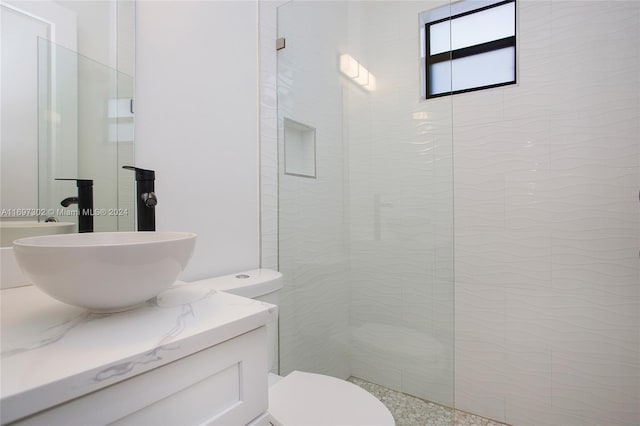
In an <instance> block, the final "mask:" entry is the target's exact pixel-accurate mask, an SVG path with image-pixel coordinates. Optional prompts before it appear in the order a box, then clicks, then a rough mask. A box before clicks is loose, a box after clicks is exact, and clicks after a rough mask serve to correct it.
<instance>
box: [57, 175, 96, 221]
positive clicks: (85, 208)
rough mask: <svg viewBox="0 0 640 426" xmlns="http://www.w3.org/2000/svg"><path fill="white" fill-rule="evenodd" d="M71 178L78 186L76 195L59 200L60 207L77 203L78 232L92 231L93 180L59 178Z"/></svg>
mask: <svg viewBox="0 0 640 426" xmlns="http://www.w3.org/2000/svg"><path fill="white" fill-rule="evenodd" d="M56 180H73V181H75V182H76V186H77V187H78V196H77V197H67V198H65V199H64V200H62V201H61V202H60V205H61V206H62V207H69V206H70V205H71V204H77V205H78V232H93V180H92V179H60V178H57V179H56Z"/></svg>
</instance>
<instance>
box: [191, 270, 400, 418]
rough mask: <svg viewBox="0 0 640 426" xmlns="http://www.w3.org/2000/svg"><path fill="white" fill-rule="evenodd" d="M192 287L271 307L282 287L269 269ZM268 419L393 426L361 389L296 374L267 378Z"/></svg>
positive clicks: (272, 332)
mask: <svg viewBox="0 0 640 426" xmlns="http://www.w3.org/2000/svg"><path fill="white" fill-rule="evenodd" d="M195 283H198V284H203V285H206V286H207V287H210V288H215V289H216V290H219V291H224V292H227V293H231V294H235V295H238V296H244V297H248V298H251V299H260V300H263V301H266V302H269V303H273V304H276V305H277V304H278V300H277V293H276V292H277V290H279V289H281V288H282V286H283V282H282V274H281V273H280V272H277V271H272V270H270V269H254V270H252V271H247V272H239V273H237V274H231V275H225V276H222V277H216V278H208V279H205V280H200V281H196V282H194V284H195ZM268 332H269V345H270V348H269V354H270V356H271V358H272V359H271V360H270V363H269V365H270V366H271V365H273V362H271V361H273V360H274V359H275V355H276V345H277V325H276V324H275V323H274V324H270V325H269V328H268ZM265 374H267V372H265ZM269 416H270V422H271V424H272V425H274V426H394V425H395V422H394V420H393V416H391V413H390V412H389V410H388V409H387V407H385V406H384V404H383V403H382V402H380V401H379V400H378V399H376V398H375V397H374V396H373V395H371V394H370V393H369V392H367V391H365V390H364V389H362V388H360V387H358V386H356V385H354V384H352V383H349V382H347V381H345V380H341V379H338V378H335V377H331V376H326V375H323V374H313V373H305V372H301V371H294V372H292V373H290V374H289V375H288V376H286V377H284V378H282V377H280V376H276V375H273V374H271V373H269Z"/></svg>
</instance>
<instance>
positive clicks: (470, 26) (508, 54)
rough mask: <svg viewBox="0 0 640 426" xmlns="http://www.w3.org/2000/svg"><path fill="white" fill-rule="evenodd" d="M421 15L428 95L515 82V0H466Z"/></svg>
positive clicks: (431, 96)
mask: <svg viewBox="0 0 640 426" xmlns="http://www.w3.org/2000/svg"><path fill="white" fill-rule="evenodd" d="M420 21H421V24H422V25H423V26H424V27H423V37H422V40H423V56H424V65H423V67H424V70H423V71H424V73H423V75H424V77H423V90H424V91H423V94H424V96H425V98H427V99H429V98H435V97H439V96H446V95H450V94H457V93H465V92H470V91H474V90H481V89H488V88H491V87H499V86H505V85H508V84H515V82H516V1H515V0H506V1H495V0H494V1H492V0H475V1H471V0H463V1H460V2H457V3H452V4H451V5H447V6H446V7H440V8H437V9H433V10H430V11H427V12H423V13H422V14H421V15H420Z"/></svg>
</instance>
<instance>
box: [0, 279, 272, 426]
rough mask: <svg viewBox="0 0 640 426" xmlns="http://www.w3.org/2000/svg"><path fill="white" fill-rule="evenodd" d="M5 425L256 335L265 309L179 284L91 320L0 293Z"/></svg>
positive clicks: (26, 291)
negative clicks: (238, 338)
mask: <svg viewBox="0 0 640 426" xmlns="http://www.w3.org/2000/svg"><path fill="white" fill-rule="evenodd" d="M0 307H1V314H0V316H1V334H0V339H1V340H0V343H1V345H0V348H1V359H0V397H1V399H0V408H1V410H0V413H1V414H0V415H1V422H2V424H5V423H8V422H11V421H14V420H16V419H19V418H22V417H24V416H27V415H30V414H33V413H36V412H38V411H41V410H43V409H46V408H49V407H52V406H54V405H56V404H60V403H62V402H65V401H68V400H70V399H73V398H76V397H79V396H81V395H84V394H87V393H89V392H93V391H96V390H98V389H101V388H104V387H106V386H109V385H112V384H114V383H117V382H120V381H122V380H125V379H127V378H130V377H133V376H136V375H138V374H140V373H143V372H145V371H148V370H151V369H153V368H156V367H159V366H161V365H164V364H166V363H169V362H172V361H174V360H176V359H179V358H182V357H184V356H187V355H190V354H192V353H194V352H197V351H200V350H202V349H205V348H208V347H210V346H213V345H216V344H218V343H221V342H223V341H225V340H228V339H231V338H233V337H235V336H238V335H240V334H243V333H246V332H248V331H251V330H253V329H256V328H258V327H260V326H262V325H264V324H266V323H268V322H270V321H272V320H275V319H276V317H277V315H278V308H277V307H276V306H275V305H271V304H268V303H264V302H260V301H256V300H252V299H246V298H243V297H239V296H234V295H231V294H227V293H222V292H218V291H216V290H215V289H213V288H209V287H207V286H206V285H205V284H201V283H192V284H190V283H176V285H174V286H173V287H171V288H170V289H169V290H167V291H165V292H164V293H162V294H160V295H159V296H158V297H157V298H154V299H151V300H150V301H148V302H146V304H145V305H143V306H141V307H139V308H137V309H134V310H130V311H126V312H121V313H116V314H95V313H90V312H88V311H86V310H84V309H81V308H76V307H73V306H70V305H66V304H64V303H61V302H58V301H56V300H55V299H52V298H51V297H49V296H47V295H46V294H44V293H42V292H41V291H40V290H38V289H37V288H36V287H34V286H27V287H18V288H11V289H6V290H1V291H0Z"/></svg>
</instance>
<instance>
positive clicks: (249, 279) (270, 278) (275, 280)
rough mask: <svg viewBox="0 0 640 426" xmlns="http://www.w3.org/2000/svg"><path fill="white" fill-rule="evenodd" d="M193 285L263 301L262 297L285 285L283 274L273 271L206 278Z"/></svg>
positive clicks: (246, 272) (262, 270) (255, 271)
mask: <svg viewBox="0 0 640 426" xmlns="http://www.w3.org/2000/svg"><path fill="white" fill-rule="evenodd" d="M193 283H194V284H202V285H206V286H207V287H209V288H215V289H216V290H219V291H224V292H225V293H231V294H235V295H237V296H242V297H248V298H249V299H258V298H260V299H263V297H262V296H266V295H268V294H271V293H273V292H275V291H278V290H280V289H281V288H282V285H283V284H282V274H281V273H280V272H278V271H274V270H271V269H253V270H251V271H244V272H236V273H235V274H230V275H223V276H221V277H213V278H205V279H203V280H198V281H194V282H193Z"/></svg>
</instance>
